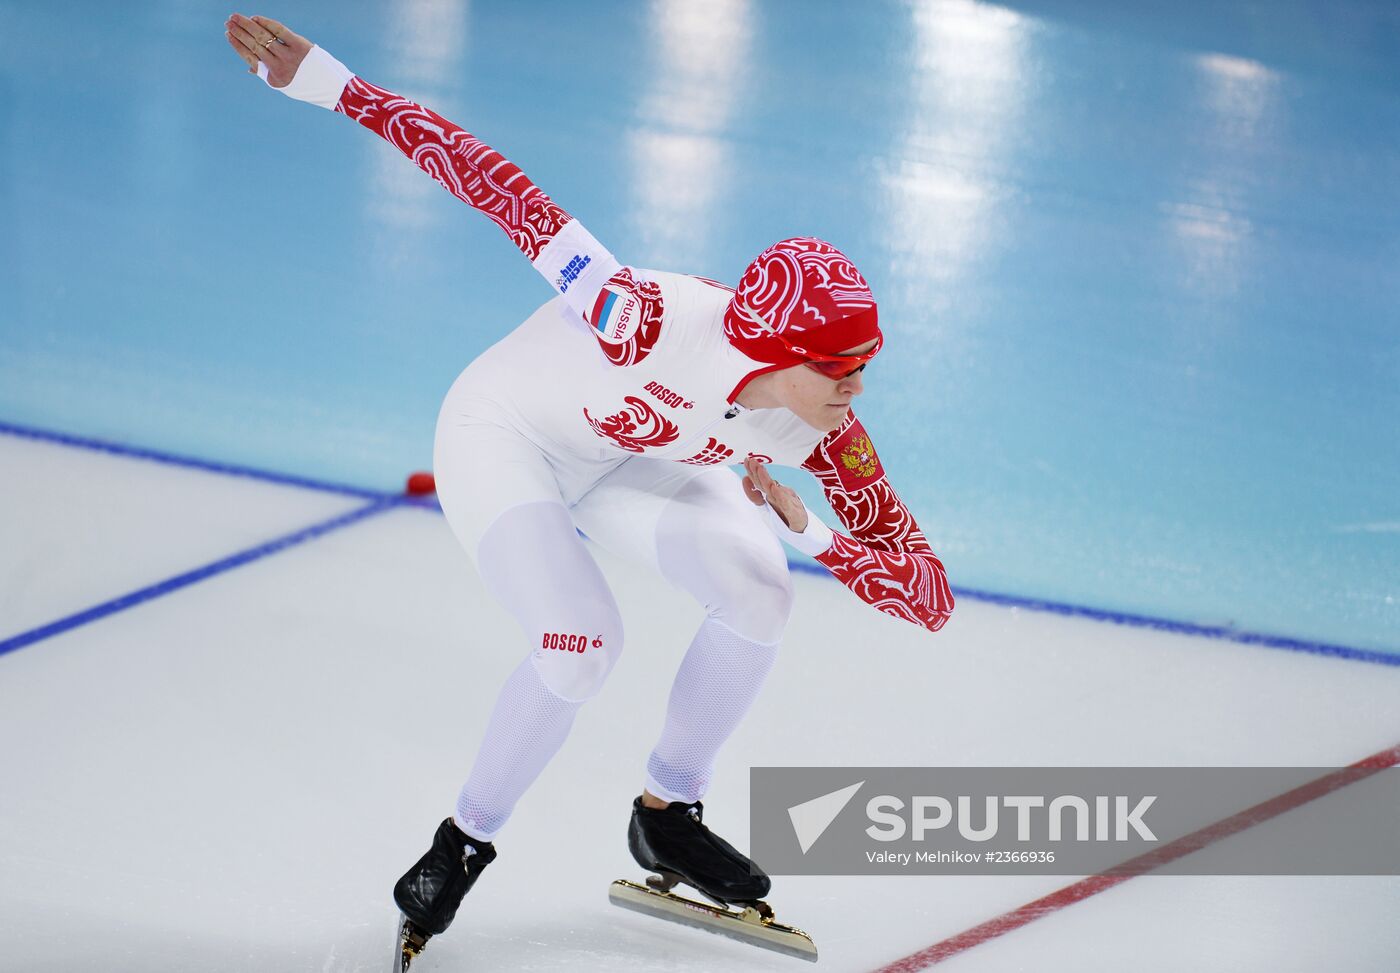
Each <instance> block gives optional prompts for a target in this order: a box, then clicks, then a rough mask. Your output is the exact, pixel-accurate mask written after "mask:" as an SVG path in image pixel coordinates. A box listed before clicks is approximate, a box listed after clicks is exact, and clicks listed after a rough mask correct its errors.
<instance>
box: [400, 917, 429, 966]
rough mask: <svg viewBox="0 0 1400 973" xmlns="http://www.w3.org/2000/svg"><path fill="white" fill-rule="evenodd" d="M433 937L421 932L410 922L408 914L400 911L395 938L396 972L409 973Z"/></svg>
mask: <svg viewBox="0 0 1400 973" xmlns="http://www.w3.org/2000/svg"><path fill="white" fill-rule="evenodd" d="M431 938H432V937H431V936H425V935H423V934H422V933H421V932H419V931H418V927H417V926H415V925H414V924H413V923H411V922H409V920H408V916H406V915H403V914H402V913H400V914H399V933H398V936H396V937H395V939H394V973H408V969H409V967H410V966H412V965H413V961H414V960H415V959H417V958H418V954H419V953H421V952H423V947H424V946H426V945H428V940H429V939H431Z"/></svg>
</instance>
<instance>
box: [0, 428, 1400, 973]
mask: <svg viewBox="0 0 1400 973" xmlns="http://www.w3.org/2000/svg"><path fill="white" fill-rule="evenodd" d="M363 503H365V501H362V500H359V499H356V498H353V497H345V496H339V495H334V494H323V493H319V492H316V491H311V490H306V489H299V488H293V487H286V486H279V485H275V484H270V483H264V482H258V481H255V480H248V479H238V478H232V477H226V476H221V475H218V474H212V473H204V472H198V471H192V470H186V469H181V468H176V467H171V466H164V465H158V464H153V463H149V462H146V461H142V460H136V459H128V458H121V457H115V456H108V455H102V454H96V453H91V452H87V451H83V450H78V449H73V448H69V447H64V446H58V445H50V444H43V443H34V442H28V441H23V440H19V439H15V438H12V437H9V436H0V538H3V542H0V643H3V642H4V640H5V639H7V638H9V637H11V636H13V635H15V634H17V633H19V632H22V631H26V630H28V629H31V628H33V627H35V626H38V625H42V624H45V623H47V622H49V621H52V620H54V619H57V618H60V617H63V616H66V615H69V614H72V613H74V612H76V611H79V610H82V609H84V608H87V607H89V606H90V605H92V604H95V603H98V602H101V601H105V600H107V599H109V598H113V597H116V596H118V595H122V594H124V593H126V592H129V591H132V590H135V589H139V588H142V587H144V586H146V585H149V584H151V583H152V582H154V581H158V580H159V579H161V578H163V577H167V576H170V575H174V574H178V573H180V572H183V571H186V570H189V569H190V568H194V567H197V566H198V565H200V564H203V563H206V562H208V561H212V560H217V559H219V558H222V557H225V556H227V555H228V554H231V553H233V552H235V551H238V550H240V549H243V548H247V547H250V546H254V545H257V544H260V543H262V542H264V541H267V540H270V539H272V538H275V537H277V536H279V535H282V534H286V533H288V532H290V531H294V530H297V529H299V528H301V527H304V526H307V525H309V524H312V523H315V522H317V521H321V520H325V519H328V518H331V517H334V516H336V515H337V514H341V513H344V512H345V511H347V510H350V509H353V508H355V507H356V506H359V505H362V504H363ZM599 560H600V563H601V564H602V565H603V568H604V570H605V571H606V573H607V575H608V577H609V578H611V579H614V581H615V582H616V586H615V587H616V590H617V594H618V599H619V603H620V605H621V607H622V611H623V617H624V619H625V621H626V624H627V645H628V648H627V650H626V652H625V654H624V656H623V659H622V661H621V663H620V664H619V665H618V668H617V669H616V671H615V672H614V674H613V676H612V679H611V681H610V683H609V684H608V686H607V688H606V689H605V690H604V692H603V694H602V696H601V697H599V698H598V699H597V700H595V701H594V702H592V703H591V704H590V705H589V706H587V707H585V708H584V710H583V712H582V714H581V716H580V718H579V720H578V722H577V724H576V726H575V729H574V732H573V735H572V737H571V738H570V740H569V742H568V743H567V745H566V746H565V748H564V750H563V752H562V753H561V754H560V756H559V757H558V758H557V759H556V761H555V763H554V764H553V765H551V766H550V767H549V768H548V769H547V770H546V772H545V774H544V776H543V777H542V778H541V779H540V781H539V782H538V784H537V785H536V786H535V788H534V789H533V790H532V791H531V792H530V793H529V794H527V795H526V797H525V799H524V800H523V801H522V802H521V804H520V806H519V808H518V811H517V813H516V815H515V817H514V819H513V820H512V821H511V823H510V825H509V826H508V827H507V829H506V830H505V831H504V832H503V833H502V835H501V836H500V838H499V839H498V841H497V847H498V848H499V851H500V857H499V859H498V860H497V861H496V863H495V864H493V865H492V866H491V868H490V869H488V870H487V872H486V873H485V874H484V876H483V878H482V879H481V882H480V884H479V885H478V886H477V889H476V890H475V891H474V892H473V893H472V894H471V896H470V897H469V898H468V900H467V901H466V903H465V904H464V906H463V909H462V912H461V913H460V914H459V916H458V919H457V922H456V924H455V925H454V927H453V928H452V930H451V931H450V932H449V933H447V934H446V935H444V936H442V937H440V938H438V939H436V940H434V942H433V944H432V946H431V947H430V949H429V950H428V952H426V953H425V954H424V956H423V957H422V959H421V960H420V963H419V964H417V965H415V970H419V969H421V970H423V971H425V973H426V971H434V970H437V971H445V970H541V971H543V970H550V971H553V970H582V971H593V970H621V971H642V970H668V971H701V970H784V969H786V970H794V971H795V970H800V969H805V968H807V967H806V966H805V965H804V964H802V963H801V962H800V961H797V960H790V959H786V958H783V957H779V956H775V955H772V954H767V953H763V952H759V951H757V950H755V949H753V948H750V947H746V946H743V945H741V944H737V943H732V942H729V941H727V940H724V939H721V938H719V937H715V936H710V935H706V934H705V933H703V932H697V931H692V930H688V929H683V928H678V927H674V926H670V925H667V924H664V923H662V922H660V921H657V920H653V919H648V918H646V917H643V916H637V915H634V914H631V913H626V912H623V911H621V910H618V909H616V908H614V907H611V906H609V905H608V904H607V898H606V888H607V884H608V882H609V881H610V880H612V879H614V878H619V877H630V878H637V877H638V876H639V872H638V869H637V868H636V867H635V865H634V864H633V863H632V862H631V859H630V857H629V855H628V853H627V848H626V842H625V830H626V826H627V818H628V813H629V805H630V802H631V799H632V797H633V796H635V794H636V793H637V792H638V790H639V788H640V786H641V781H642V765H643V761H644V760H645V757H646V754H647V751H648V749H649V747H650V745H651V743H652V740H653V737H654V736H655V735H656V733H657V732H658V730H659V728H660V724H661V715H662V711H663V707H664V703H665V698H666V692H667V690H668V688H669V685H670V677H671V673H672V671H673V670H674V668H675V666H676V665H677V663H678V662H679V660H680V657H681V654H682V653H683V651H684V649H685V647H686V645H687V643H688V641H689V638H690V635H691V633H692V632H693V630H694V627H695V626H696V625H697V624H698V622H699V620H700V617H701V615H700V609H699V608H698V607H697V606H695V605H694V604H692V603H690V602H689V600H688V599H687V597H686V596H685V595H683V594H681V593H680V592H678V591H675V590H673V589H671V588H669V587H667V586H665V585H664V583H662V582H659V581H655V580H653V579H650V578H648V577H647V576H645V575H644V574H642V573H639V572H638V571H636V570H635V569H633V568H632V567H631V566H629V565H627V564H625V563H623V562H620V561H618V560H616V559H614V558H612V557H610V556H608V555H607V554H605V553H602V552H599ZM949 568H950V572H951V573H952V574H953V575H954V580H955V582H956V580H957V579H956V565H949ZM796 584H797V588H798V606H797V610H796V612H795V616H794V619H793V622H792V625H791V627H790V630H789V633H788V636H787V639H786V642H785V645H784V650H783V656H782V658H781V659H780V661H779V663H778V668H777V669H776V670H775V672H774V675H773V677H772V678H771V679H770V682H769V684H768V686H767V688H766V689H765V691H764V695H763V696H762V697H761V698H760V700H759V703H758V705H757V707H756V708H755V710H754V712H753V713H752V715H751V716H750V718H749V719H748V721H747V722H746V724H745V725H744V726H743V727H742V728H741V730H740V732H739V733H738V735H737V736H736V738H735V739H734V740H733V741H732V742H731V744H730V745H729V747H728V748H727V750H726V751H725V753H724V754H723V756H722V761H721V764H720V769H719V773H718V776H717V779H716V781H715V784H714V786H713V788H712V791H711V793H710V795H709V796H708V798H707V801H706V812H707V813H706V821H707V822H708V823H710V824H712V825H713V826H714V827H715V829H716V831H718V832H719V833H720V834H723V835H725V836H726V837H728V838H730V839H731V840H733V841H734V842H735V843H736V844H738V845H739V846H741V847H743V846H745V845H746V843H747V832H746V827H747V801H748V790H747V785H748V780H747V770H748V767H749V766H750V765H800V764H813V765H859V764H886V765H930V766H944V765H973V766H975V765H1007V766H1023V765H1037V764H1043V765H1096V764H1097V765H1139V766H1150V765H1154V764H1161V765H1256V764H1257V765H1271V764H1278V765H1288V766H1337V765H1343V764H1347V763H1351V762H1352V761H1355V760H1358V759H1360V758H1362V757H1365V756H1367V755H1369V754H1372V753H1375V752H1377V751H1379V750H1383V749H1385V748H1387V747H1390V746H1393V745H1395V744H1396V743H1397V742H1400V709H1398V708H1397V706H1396V700H1397V693H1400V669H1397V668H1395V667H1390V666H1382V665H1375V664H1368V663H1362V662H1355V661H1348V660H1341V659H1333V658H1326V657H1320V656H1312V655H1306V654H1302V653H1296V652H1286V651H1279V650H1274V649H1265V648H1254V647H1249V646H1244V645H1238V644H1233V643H1229V642H1223V641H1215V640H1209V639H1202V638H1192V637H1186V636H1181V635H1173V634H1167V633H1161V632H1152V631H1144V630H1139V629H1132V628H1126V627H1121V626H1116V625H1109V624H1104V623H1100V622H1095V621H1089V620H1084V619H1075V618H1066V617H1060V616H1055V615H1046V614H1039V613H1034V612H1027V611H1021V610H1015V609H1007V608H1001V607H995V606H991V605H987V604H983V603H978V602H974V601H971V600H969V599H964V600H963V601H962V602H961V603H960V604H959V607H958V610H957V613H956V615H955V616H954V619H953V620H952V621H951V622H950V623H949V624H948V626H947V628H946V629H945V630H944V631H943V632H941V633H939V634H937V635H930V634H928V633H925V632H922V631H920V630H918V629H915V628H914V627H912V626H909V625H907V624H904V623H901V622H897V621H895V620H893V619H890V618H887V617H885V616H883V615H880V614H877V613H876V612H873V611H871V610H869V609H868V608H866V607H865V606H864V605H862V604H861V603H860V602H858V601H857V600H856V599H855V598H854V597H853V596H851V595H849V593H847V592H846V591H844V590H843V589H842V588H841V587H840V586H839V585H837V584H836V583H835V582H832V581H830V580H827V579H823V578H819V577H813V576H810V575H807V574H798V575H797V576H796ZM524 651H525V649H524V645H523V639H522V637H521V636H520V634H519V633H518V631H517V630H516V629H515V627H514V624H513V622H511V620H510V619H509V618H508V617H507V616H506V615H505V614H504V613H503V612H502V611H501V610H499V609H498V608H497V607H496V606H495V605H494V604H493V603H492V602H490V601H489V600H488V599H487V597H486V595H485V593H484V592H483V591H482V590H481V585H480V583H479V582H478V580H477V579H476V578H475V576H474V575H473V572H472V569H471V566H470V562H469V561H468V559H467V557H466V556H465V554H464V553H463V552H461V551H460V550H459V549H458V548H457V546H456V542H455V540H454V539H453V538H452V536H451V534H450V532H449V531H448V529H447V527H446V525H445V524H444V522H443V521H442V519H441V517H440V516H439V515H438V514H437V513H436V512H434V511H430V510H424V509H417V508H395V509H391V510H389V511H388V512H386V513H382V514H379V515H377V516H373V517H369V518H367V519H365V520H363V521H360V522H358V523H355V524H353V525H351V526H349V527H346V528H344V529H341V530H337V531H335V532H332V533H328V534H326V535H324V536H321V537H318V538H316V539H314V540H311V541H309V542H307V543H304V544H300V545H297V546H294V547H290V548H288V549H286V550H283V551H281V552H280V553H276V554H274V555H272V556H269V557H265V558H262V559H259V560H255V561H252V562H251V563H248V564H245V565H243V566H241V567H238V568H236V569H234V570H231V571H229V572H227V573H223V574H219V575H217V576H215V577H211V578H209V579H207V580H203V581H200V582H199V583H196V584H193V585H190V586H188V587H184V588H181V589H179V590H176V591H173V592H171V593H169V594H167V595H164V596H162V597H158V598H155V599H153V600H150V601H146V602H144V603H142V604H139V605H136V606H135V607H132V608H130V609H128V610H125V611H121V612H118V613H115V614H112V615H110V616H108V617H105V618H102V619H99V620H97V621H94V622H92V623H90V624H87V625H84V626H81V627H77V628H74V629H72V630H71V631H67V632H65V633H63V634H60V635H57V636H55V637H52V638H49V639H46V640H43V641H39V642H37V643H35V644H32V645H29V646H27V647H25V648H22V649H19V650H17V651H13V652H10V653H8V654H5V655H3V656H0V970H2V971H5V973H9V971H12V970H13V971H19V970H63V971H119V970H131V971H138V970H139V971H152V970H161V971H164V970H217V971H226V970H228V971H232V970H248V971H254V970H256V971H266V973H273V971H288V973H290V971H298V973H300V971H325V973H330V971H351V970H385V969H387V968H388V966H389V961H390V953H391V950H392V945H393V944H392V938H393V937H392V934H393V923H394V917H395V910H394V907H393V904H392V901H391V899H390V895H389V890H390V887H391V885H392V883H393V881H394V879H395V878H396V877H397V876H398V875H399V874H400V872H402V871H403V869H404V868H406V867H407V865H408V864H410V863H411V862H412V861H413V859H414V858H416V857H417V856H418V855H419V854H420V853H421V852H422V851H423V849H424V848H425V847H426V845H427V842H428V839H429V838H430V836H431V833H432V830H433V828H434V827H435V825H436V824H437V822H438V821H440V820H441V819H442V818H443V817H444V816H446V815H447V814H448V813H449V812H450V810H451V807H452V803H453V800H454V798H455V796H456V792H457V788H458V786H459V784H460V782H461V780H462V778H463V777H464V776H465V774H466V772H467V769H468V765H469V761H470V759H471V756H472V753H473V750H474V748H475V744H476V742H477V740H478V738H479V736H480V734H481V732H482V729H483V727H484V724H485V720H486V715H487V712H488V709H489V706H490V704H491V702H492V700H493V699H494V695H495V692H496V689H497V687H498V686H499V684H500V683H501V681H502V680H503V679H504V677H505V675H506V674H507V672H509V670H510V669H511V668H512V667H513V666H514V665H516V663H517V662H518V661H519V658H520V657H521V655H522V653H523V652H524ZM1325 802H1326V799H1325V798H1324V799H1323V800H1322V801H1319V802H1317V804H1316V805H1315V806H1313V807H1312V808H1311V810H1310V809H1309V808H1301V809H1299V810H1298V811H1294V812H1289V813H1290V814H1302V813H1325V810H1326V808H1325ZM1287 817H1288V816H1287V815H1285V817H1284V818H1281V819H1279V824H1280V825H1281V826H1286V821H1287ZM1227 840H1231V841H1234V840H1247V835H1241V836H1238V837H1237V838H1231V839H1227ZM1073 881H1075V879H1074V878H1073V877H1038V878H1028V877H1020V878H1016V877H990V876H989V877H971V878H969V877H935V878H915V877H903V878H789V877H779V878H777V879H776V880H775V883H774V892H773V894H772V896H771V901H772V902H773V903H774V904H775V906H776V908H777V910H778V913H779V916H780V918H782V919H785V920H787V921H790V922H792V923H794V924H796V925H798V926H801V927H802V928H804V929H806V930H807V931H808V932H810V933H811V934H812V936H813V938H814V940H815V941H816V943H817V945H818V946H819V948H820V950H821V955H822V958H821V961H820V963H819V965H818V967H817V968H818V969H822V970H830V971H848V970H873V969H875V968H877V967H879V966H881V965H882V964H885V963H889V962H892V961H894V960H897V959H899V958H900V957H903V956H905V955H907V954H910V953H913V952H916V951H918V950H920V949H922V948H924V947H927V946H930V945H931V944H933V943H936V942H939V941H941V940H944V939H946V938H948V937H950V936H954V935H956V934H958V933H960V932H963V931H964V930H966V929H969V928H970V927H973V926H976V925H978V924H980V923H982V922H985V921H987V920H989V919H992V918H994V917H996V916H998V915H1000V914H1002V913H1005V912H1006V911H1008V910H1011V909H1014V908H1016V907H1018V906H1020V905H1022V904H1024V903H1026V902H1029V901H1031V900H1033V899H1035V898H1037V897H1039V896H1042V895H1045V894H1047V893H1050V892H1052V891H1054V890H1056V889H1059V888H1062V887H1064V886H1066V885H1069V884H1071V883H1072V882H1073ZM1397 914H1400V879H1395V878H1367V879H1359V878H1333V877H1328V878H1278V877H1273V878H1204V877H1203V878H1164V877H1154V876H1144V877H1139V878H1135V879H1132V880H1130V881H1128V882H1126V883H1124V884H1122V885H1120V886H1118V887H1116V888H1114V889H1112V890H1110V891H1107V892H1104V893H1102V894H1099V895H1096V896H1093V897H1092V898H1089V899H1087V900H1086V901H1083V902H1080V903H1078V904H1075V905H1072V906H1069V907H1068V908H1065V909H1062V910H1059V911H1056V912H1054V913H1052V914H1049V915H1046V916H1045V917H1044V918H1041V919H1039V920H1037V921H1035V922H1032V923H1030V924H1029V925H1027V926H1025V927H1024V928H1022V929H1019V930H1017V931H1015V932H1012V933H1009V934H1007V935H1004V936H1001V937H999V938H996V939H993V940H991V941H989V942H986V943H983V944H981V945H978V946H976V947H974V948H972V949H969V950H967V951H966V952H963V953H961V954H959V955H957V956H955V957H953V958H952V959H950V960H948V961H947V962H946V963H943V964H941V966H940V967H939V968H940V969H947V970H949V971H954V970H958V971H1007V970H1036V971H1059V970H1066V971H1068V970H1074V971H1083V970H1128V969H1131V970H1139V971H1156V970H1162V971H1180V970H1192V971H1217V970H1218V971H1252V970H1260V971H1265V970H1268V971H1295V970H1296V971H1314V970H1344V971H1393V970H1397V969H1400V922H1397V920H1396V916H1397Z"/></svg>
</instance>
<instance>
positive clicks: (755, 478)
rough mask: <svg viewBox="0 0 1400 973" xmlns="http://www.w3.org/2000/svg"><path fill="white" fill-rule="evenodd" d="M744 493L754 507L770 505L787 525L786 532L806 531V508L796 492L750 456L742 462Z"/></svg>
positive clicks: (759, 461) (761, 462)
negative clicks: (774, 477) (744, 474)
mask: <svg viewBox="0 0 1400 973" xmlns="http://www.w3.org/2000/svg"><path fill="white" fill-rule="evenodd" d="M744 472H745V473H746V474H748V475H747V476H745V477H744V493H746V494H748V497H749V500H751V501H752V502H753V504H754V506H756V507H761V506H763V505H764V504H765V503H766V504H768V505H770V506H771V507H772V508H773V509H774V510H775V511H776V512H777V514H778V516H779V517H781V518H782V519H783V523H785V524H787V525H788V530H791V531H794V532H795V533H798V534H800V533H802V532H803V531H805V530H806V529H807V506H806V504H804V503H803V502H802V498H801V497H799V496H798V495H797V491H796V490H794V489H793V488H792V487H786V486H783V485H782V484H781V483H779V482H778V481H777V480H775V479H773V476H772V474H770V473H769V472H768V468H767V464H765V463H764V462H763V461H762V460H759V459H755V458H754V457H752V456H750V457H748V458H746V459H745V460H744Z"/></svg>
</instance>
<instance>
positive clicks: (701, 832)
mask: <svg viewBox="0 0 1400 973" xmlns="http://www.w3.org/2000/svg"><path fill="white" fill-rule="evenodd" d="M704 810H705V808H704V805H702V804H701V803H700V802H698V801H697V802H696V803H694V804H681V803H674V804H671V805H670V806H669V807H666V808H664V809H654V808H649V807H646V806H645V805H643V804H642V799H641V798H640V797H639V798H637V799H636V800H635V801H633V802H632V821H631V824H630V825H629V826H628V828H627V847H628V849H629V850H630V851H631V852H632V857H633V858H635V859H636V860H637V864H638V865H641V866H642V867H643V868H645V869H647V870H648V871H650V872H653V873H655V874H653V875H650V876H648V877H647V880H646V885H638V884H637V883H635V882H628V881H625V880H622V879H619V880H618V881H616V882H613V883H612V886H611V887H610V888H609V889H608V899H609V901H611V902H612V903H613V905H618V906H621V907H622V908H624V909H631V910H633V911H634V912H642V913H645V914H647V915H652V916H656V917H658V918H661V919H667V920H669V921H671V922H679V923H682V924H684V925H688V926H696V927H698V928H701V929H705V930H707V931H708V932H716V933H719V934H721V935H724V936H730V937H732V938H734V939H739V940H742V941H744V942H747V943H752V944H753V945H755V946H762V947H764V948H765V949H772V950H776V951H777V952H780V953H786V954H787V955H789V956H796V957H799V958H801V959H805V960H812V961H815V960H816V958H817V949H816V947H815V946H813V945H812V940H811V937H809V936H808V935H807V934H806V933H804V932H803V931H802V930H800V929H795V928H793V927H792V926H785V925H783V924H782V923H780V922H775V921H774V920H773V909H772V907H771V906H769V905H768V903H767V902H764V901H763V897H764V896H765V895H767V894H768V890H769V889H770V888H771V887H772V882H771V881H770V880H769V878H768V876H767V875H765V874H764V873H763V870H762V869H760V868H759V867H758V866H757V865H755V864H754V863H753V862H752V861H750V860H749V859H748V858H746V857H745V856H744V855H743V854H742V853H741V852H739V851H738V850H737V849H736V848H735V847H734V846H733V845H731V844H730V843H729V842H727V841H725V840H724V839H723V838H721V837H719V836H718V835H716V834H715V833H714V832H712V831H711V830H710V829H709V828H707V827H705V824H704V821H703V820H702V819H703V815H704ZM682 883H683V884H685V885H689V886H690V887H692V888H694V889H695V890H696V891H698V892H699V893H700V894H701V895H703V896H705V897H706V898H707V899H710V900H711V901H712V902H714V903H715V905H709V904H707V903H703V902H696V901H694V900H693V899H687V898H684V897H682V896H679V895H676V894H675V893H673V892H672V891H671V889H673V888H674V887H675V886H676V885H678V884H682ZM730 906H738V907H739V908H738V909H737V910H735V909H731V908H730Z"/></svg>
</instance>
